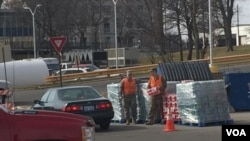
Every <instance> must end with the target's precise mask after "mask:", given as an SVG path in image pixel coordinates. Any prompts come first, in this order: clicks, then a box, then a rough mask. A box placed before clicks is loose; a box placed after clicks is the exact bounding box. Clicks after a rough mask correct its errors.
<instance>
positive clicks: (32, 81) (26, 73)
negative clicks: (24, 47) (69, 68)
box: [0, 59, 49, 88]
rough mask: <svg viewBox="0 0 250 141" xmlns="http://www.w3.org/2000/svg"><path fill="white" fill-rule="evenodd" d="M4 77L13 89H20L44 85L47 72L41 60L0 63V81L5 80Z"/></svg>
mask: <svg viewBox="0 0 250 141" xmlns="http://www.w3.org/2000/svg"><path fill="white" fill-rule="evenodd" d="M5 68H6V69H5ZM5 72H6V74H7V75H6V74H5ZM6 76H7V80H8V81H9V82H10V83H11V84H12V86H13V87H16V88H22V87H29V86H34V85H41V84H45V77H47V76H49V71H48V67H47V65H46V64H45V62H44V61H43V60H40V59H25V60H16V61H9V62H5V63H0V80H1V79H2V80H6Z"/></svg>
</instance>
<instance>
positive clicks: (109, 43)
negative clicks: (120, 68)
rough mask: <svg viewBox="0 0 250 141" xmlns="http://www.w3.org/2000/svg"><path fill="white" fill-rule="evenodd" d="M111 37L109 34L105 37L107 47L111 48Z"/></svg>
mask: <svg viewBox="0 0 250 141" xmlns="http://www.w3.org/2000/svg"><path fill="white" fill-rule="evenodd" d="M110 45H111V38H110V37H109V36H108V37H106V38H105V48H110Z"/></svg>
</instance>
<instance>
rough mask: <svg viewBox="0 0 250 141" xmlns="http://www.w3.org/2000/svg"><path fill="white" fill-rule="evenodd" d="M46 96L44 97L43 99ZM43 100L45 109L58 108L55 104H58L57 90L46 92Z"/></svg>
mask: <svg viewBox="0 0 250 141" xmlns="http://www.w3.org/2000/svg"><path fill="white" fill-rule="evenodd" d="M43 98H44V99H43ZM43 98H42V99H41V101H43V102H44V106H43V110H53V111H54V110H56V109H55V104H56V91H55V90H50V91H49V92H48V93H46V94H45V97H43Z"/></svg>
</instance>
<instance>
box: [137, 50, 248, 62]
mask: <svg viewBox="0 0 250 141" xmlns="http://www.w3.org/2000/svg"><path fill="white" fill-rule="evenodd" d="M195 54H196V51H195V50H193V60H195ZM243 54H250V45H246V46H234V51H231V52H227V47H216V48H213V49H212V56H213V57H214V58H216V57H223V56H233V55H243ZM205 56H206V58H209V56H210V48H208V49H207V53H206V55H205ZM154 57H155V62H156V63H158V62H159V61H160V60H161V59H160V57H159V56H157V55H155V56H154ZM183 58H184V61H187V51H184V52H183ZM173 60H174V61H176V62H178V61H180V53H179V52H176V53H174V54H173ZM140 63H141V65H146V64H151V61H150V59H149V57H147V56H144V57H141V58H140Z"/></svg>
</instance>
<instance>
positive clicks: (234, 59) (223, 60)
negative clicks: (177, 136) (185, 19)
mask: <svg viewBox="0 0 250 141" xmlns="http://www.w3.org/2000/svg"><path fill="white" fill-rule="evenodd" d="M195 61H207V62H208V63H210V59H209V58H208V59H199V60H195ZM247 61H250V54H246V55H234V56H227V57H216V58H213V63H214V64H215V65H221V64H230V63H239V62H247ZM157 65H158V64H151V65H143V66H135V67H126V68H118V69H106V70H100V71H93V72H87V73H75V74H67V75H62V76H61V78H60V76H48V77H45V82H46V84H56V83H59V82H60V80H61V79H62V81H67V80H76V79H88V78H93V79H94V78H101V77H103V78H109V77H114V76H118V75H119V74H122V73H125V72H126V70H131V71H133V73H134V74H145V73H148V72H149V70H151V69H152V68H154V67H157Z"/></svg>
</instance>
